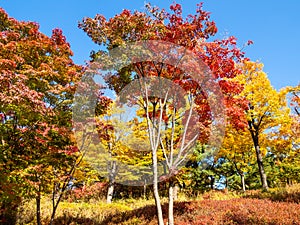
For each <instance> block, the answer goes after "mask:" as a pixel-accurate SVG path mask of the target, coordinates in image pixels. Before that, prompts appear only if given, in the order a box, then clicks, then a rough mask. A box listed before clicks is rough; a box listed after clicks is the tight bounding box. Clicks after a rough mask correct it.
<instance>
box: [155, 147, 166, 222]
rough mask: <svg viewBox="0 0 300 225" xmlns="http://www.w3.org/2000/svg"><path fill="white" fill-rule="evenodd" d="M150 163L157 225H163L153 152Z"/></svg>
mask: <svg viewBox="0 0 300 225" xmlns="http://www.w3.org/2000/svg"><path fill="white" fill-rule="evenodd" d="M152 162H153V195H154V199H155V205H156V210H157V219H158V225H164V218H163V214H162V208H161V203H160V197H159V193H158V173H157V157H156V152H155V151H154V152H152Z"/></svg>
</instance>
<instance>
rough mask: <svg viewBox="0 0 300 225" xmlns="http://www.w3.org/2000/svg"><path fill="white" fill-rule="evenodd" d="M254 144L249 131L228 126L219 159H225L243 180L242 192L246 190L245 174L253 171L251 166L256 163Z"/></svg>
mask: <svg viewBox="0 0 300 225" xmlns="http://www.w3.org/2000/svg"><path fill="white" fill-rule="evenodd" d="M253 151H254V148H253V142H252V138H251V136H250V135H249V132H248V131H247V129H237V128H236V127H234V126H233V125H228V126H227V128H226V134H225V137H224V140H223V144H222V147H221V149H220V151H219V152H218V155H217V158H225V159H227V160H228V161H229V162H230V164H232V166H233V168H234V170H235V172H236V173H237V174H238V175H239V176H240V178H241V187H242V190H243V191H245V190H246V185H245V174H246V173H247V172H249V171H250V170H251V167H250V164H253V162H255V156H254V154H253Z"/></svg>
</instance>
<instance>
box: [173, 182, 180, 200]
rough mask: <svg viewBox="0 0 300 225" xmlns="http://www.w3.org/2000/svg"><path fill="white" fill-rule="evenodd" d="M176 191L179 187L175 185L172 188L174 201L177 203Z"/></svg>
mask: <svg viewBox="0 0 300 225" xmlns="http://www.w3.org/2000/svg"><path fill="white" fill-rule="evenodd" d="M178 189H179V187H178V185H176V184H175V186H174V192H173V193H174V195H173V196H174V201H177V199H178Z"/></svg>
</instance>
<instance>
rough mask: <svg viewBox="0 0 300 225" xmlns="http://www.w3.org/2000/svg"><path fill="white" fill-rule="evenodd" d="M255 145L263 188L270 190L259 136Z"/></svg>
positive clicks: (255, 140) (255, 139)
mask: <svg viewBox="0 0 300 225" xmlns="http://www.w3.org/2000/svg"><path fill="white" fill-rule="evenodd" d="M254 147H255V152H256V159H257V165H258V169H259V175H260V181H261V184H262V188H263V189H264V190H268V188H269V187H268V182H267V175H266V173H265V170H264V164H263V160H262V155H261V152H260V147H259V143H258V137H255V138H254Z"/></svg>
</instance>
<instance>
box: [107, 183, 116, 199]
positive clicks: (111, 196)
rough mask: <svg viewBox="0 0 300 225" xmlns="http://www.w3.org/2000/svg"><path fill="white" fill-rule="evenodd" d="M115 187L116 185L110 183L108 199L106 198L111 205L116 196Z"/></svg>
mask: <svg viewBox="0 0 300 225" xmlns="http://www.w3.org/2000/svg"><path fill="white" fill-rule="evenodd" d="M114 187H115V186H114V183H111V182H109V185H108V190H107V197H106V202H107V203H109V204H110V203H111V202H112V198H113V195H114Z"/></svg>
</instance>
